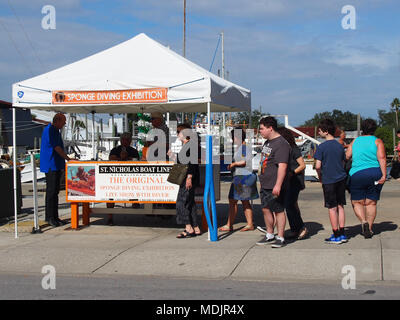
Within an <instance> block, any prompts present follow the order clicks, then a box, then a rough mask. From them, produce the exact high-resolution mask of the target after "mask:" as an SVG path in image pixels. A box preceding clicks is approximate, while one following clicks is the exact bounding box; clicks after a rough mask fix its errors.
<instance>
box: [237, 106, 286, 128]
mask: <svg viewBox="0 0 400 320" xmlns="http://www.w3.org/2000/svg"><path fill="white" fill-rule="evenodd" d="M268 115H269V114H268V113H263V112H260V111H259V110H253V111H252V112H251V127H252V128H258V126H259V125H260V119H261V118H263V117H266V116H268ZM234 122H235V123H236V124H243V123H245V124H246V125H248V124H249V113H248V112H238V113H236V115H235V117H234ZM278 124H279V125H282V123H280V122H279V119H278Z"/></svg>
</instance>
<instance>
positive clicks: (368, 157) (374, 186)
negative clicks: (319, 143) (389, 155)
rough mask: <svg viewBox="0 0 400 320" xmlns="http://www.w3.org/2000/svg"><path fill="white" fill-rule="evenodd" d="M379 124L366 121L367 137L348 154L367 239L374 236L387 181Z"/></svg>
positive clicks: (357, 210)
mask: <svg viewBox="0 0 400 320" xmlns="http://www.w3.org/2000/svg"><path fill="white" fill-rule="evenodd" d="M376 129H377V125H376V122H375V120H373V119H366V120H364V121H363V122H362V124H361V130H362V132H363V135H362V136H360V137H358V138H356V139H354V140H353V142H352V143H351V144H350V146H349V148H348V149H347V151H346V158H347V159H350V158H352V166H351V170H350V172H349V174H350V194H351V202H352V204H353V208H354V213H355V214H356V216H357V218H358V219H359V220H360V222H361V234H362V235H363V236H364V237H365V238H366V239H367V238H371V237H372V235H373V232H372V225H373V223H374V221H375V217H376V205H377V202H378V200H379V199H380V193H381V190H382V187H383V184H384V183H385V181H386V152H385V147H384V144H383V141H382V140H381V139H378V138H377V137H375V136H374V133H375V131H376Z"/></svg>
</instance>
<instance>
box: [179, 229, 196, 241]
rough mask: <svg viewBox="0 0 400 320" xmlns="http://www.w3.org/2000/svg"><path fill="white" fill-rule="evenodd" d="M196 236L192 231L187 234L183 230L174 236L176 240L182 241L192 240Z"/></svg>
mask: <svg viewBox="0 0 400 320" xmlns="http://www.w3.org/2000/svg"><path fill="white" fill-rule="evenodd" d="M195 236H196V233H195V232H194V231H193V232H192V233H190V232H188V231H187V230H183V232H182V233H180V234H178V235H177V236H176V238H177V239H184V238H193V237H195Z"/></svg>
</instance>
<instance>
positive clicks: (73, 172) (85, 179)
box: [66, 163, 96, 200]
mask: <svg viewBox="0 0 400 320" xmlns="http://www.w3.org/2000/svg"><path fill="white" fill-rule="evenodd" d="M66 189H67V199H68V200H94V199H95V197H96V169H95V166H94V165H93V164H90V165H85V164H81V163H79V164H69V165H68V169H67V184H66Z"/></svg>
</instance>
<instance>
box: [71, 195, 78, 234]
mask: <svg viewBox="0 0 400 320" xmlns="http://www.w3.org/2000/svg"><path fill="white" fill-rule="evenodd" d="M78 227H79V204H78V203H76V202H73V203H71V229H78Z"/></svg>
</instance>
